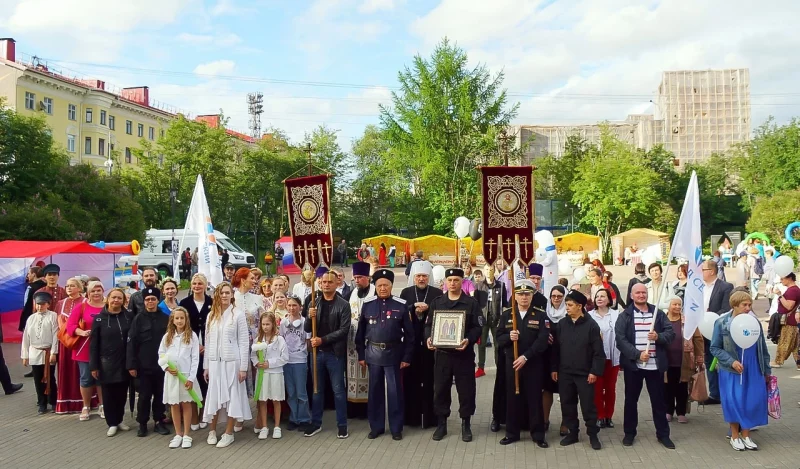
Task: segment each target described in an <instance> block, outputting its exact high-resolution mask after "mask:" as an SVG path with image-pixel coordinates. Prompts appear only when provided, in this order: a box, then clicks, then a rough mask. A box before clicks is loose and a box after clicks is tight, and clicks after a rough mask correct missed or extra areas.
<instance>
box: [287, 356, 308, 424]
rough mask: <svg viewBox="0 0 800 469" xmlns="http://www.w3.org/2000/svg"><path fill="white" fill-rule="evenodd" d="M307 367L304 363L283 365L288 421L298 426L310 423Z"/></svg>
mask: <svg viewBox="0 0 800 469" xmlns="http://www.w3.org/2000/svg"><path fill="white" fill-rule="evenodd" d="M307 374H308V365H306V364H305V363H287V364H286V365H283V378H284V380H285V381H286V400H287V401H289V409H290V410H291V414H289V421H290V422H292V423H295V424H298V425H305V424H308V423H310V422H311V416H310V415H309V411H308V392H307V391H306V377H307Z"/></svg>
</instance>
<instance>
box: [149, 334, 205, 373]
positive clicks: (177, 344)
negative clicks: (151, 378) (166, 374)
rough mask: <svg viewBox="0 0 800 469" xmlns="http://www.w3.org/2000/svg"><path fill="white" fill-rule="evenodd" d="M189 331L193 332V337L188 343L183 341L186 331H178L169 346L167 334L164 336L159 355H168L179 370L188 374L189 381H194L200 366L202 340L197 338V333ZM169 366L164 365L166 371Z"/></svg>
mask: <svg viewBox="0 0 800 469" xmlns="http://www.w3.org/2000/svg"><path fill="white" fill-rule="evenodd" d="M189 332H190V333H191V334H192V339H191V341H190V342H189V343H188V344H185V343H183V334H186V332H181V333H176V334H175V336H174V337H173V338H172V344H170V345H169V346H168V345H167V336H166V335H165V336H164V337H162V338H161V345H160V346H159V347H158V355H159V356H161V355H166V356H167V359H169V361H171V362H173V363H175V365H176V366H177V367H178V371H180V372H181V373H183V374H184V375H185V376H186V380H187V381H191V382H194V381H195V377H196V376H197V367H199V366H200V340H199V339H198V338H197V334H195V333H194V332H191V331H189ZM167 366H168V365H164V366H162V368H163V369H164V371H166V369H167Z"/></svg>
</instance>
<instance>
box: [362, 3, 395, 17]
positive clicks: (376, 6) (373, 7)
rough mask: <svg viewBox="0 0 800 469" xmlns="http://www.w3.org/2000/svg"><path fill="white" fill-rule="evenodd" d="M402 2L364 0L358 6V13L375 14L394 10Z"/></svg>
mask: <svg viewBox="0 0 800 469" xmlns="http://www.w3.org/2000/svg"><path fill="white" fill-rule="evenodd" d="M399 3H402V0H364V1H363V2H362V3H361V5H359V6H358V12H359V13H361V14H365V15H367V14H371V13H377V12H379V11H391V10H394V9H395V8H396V7H397V5H398V4H399Z"/></svg>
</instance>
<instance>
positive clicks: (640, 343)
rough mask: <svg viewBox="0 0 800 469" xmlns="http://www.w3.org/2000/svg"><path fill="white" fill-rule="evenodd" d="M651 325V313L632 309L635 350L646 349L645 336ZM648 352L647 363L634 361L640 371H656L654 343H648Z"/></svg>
mask: <svg viewBox="0 0 800 469" xmlns="http://www.w3.org/2000/svg"><path fill="white" fill-rule="evenodd" d="M652 325H653V313H651V312H649V311H644V312H642V311H639V310H638V309H637V308H635V307H634V308H633V327H634V330H635V331H636V348H637V349H639V350H645V348H646V347H647V334H649V333H650V328H651V326H652ZM648 350H649V352H650V359H649V360H647V363H644V362H642V361H641V360H636V366H638V367H639V369H640V370H657V369H658V366H657V365H656V343H655V341H652V342H650V348H649V349H648Z"/></svg>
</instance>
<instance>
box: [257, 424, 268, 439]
mask: <svg viewBox="0 0 800 469" xmlns="http://www.w3.org/2000/svg"><path fill="white" fill-rule="evenodd" d="M267 438H269V428H267V427H264V428H262V429H261V430H260V431H259V432H258V439H259V440H266V439H267Z"/></svg>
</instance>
